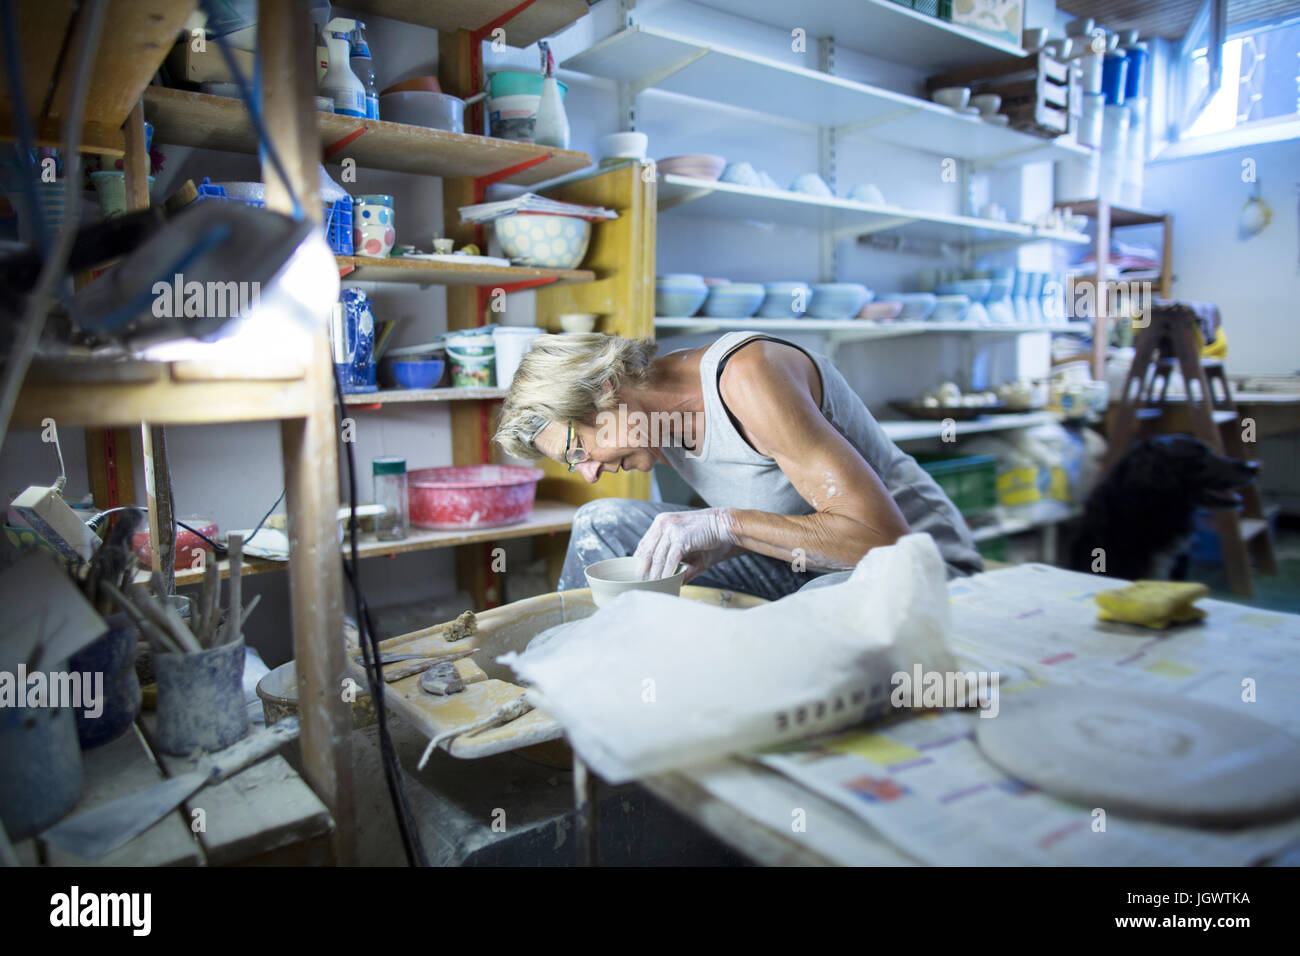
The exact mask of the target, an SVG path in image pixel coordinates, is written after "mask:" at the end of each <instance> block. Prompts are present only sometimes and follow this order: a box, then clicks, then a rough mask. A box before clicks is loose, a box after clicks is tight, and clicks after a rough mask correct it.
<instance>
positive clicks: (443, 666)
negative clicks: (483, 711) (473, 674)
mask: <svg viewBox="0 0 1300 956" xmlns="http://www.w3.org/2000/svg"><path fill="white" fill-rule="evenodd" d="M464 689H465V682H464V681H463V680H461V677H460V672H459V671H458V670H456V665H455V664H454V663H452V662H451V661H439V662H438V663H437V664H435V665H434V666H433V667H430V668H429V669H428V670H427V671H425V672H424V673H423V674H421V675H420V690H422V691H424V692H425V693H427V694H433V695H434V696H435V697H448V696H450V695H451V694H459V693H460V692H461V691H463V690H464Z"/></svg>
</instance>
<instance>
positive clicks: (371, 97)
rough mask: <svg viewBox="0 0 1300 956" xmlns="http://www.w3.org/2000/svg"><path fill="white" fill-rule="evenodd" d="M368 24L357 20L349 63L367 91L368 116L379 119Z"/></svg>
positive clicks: (377, 94) (377, 95)
mask: <svg viewBox="0 0 1300 956" xmlns="http://www.w3.org/2000/svg"><path fill="white" fill-rule="evenodd" d="M365 29H366V25H365V24H364V23H362V22H361V21H359V20H358V21H357V28H356V29H355V30H353V31H352V38H351V50H350V53H351V56H350V59H349V60H348V65H349V66H351V67H352V72H353V73H355V74H356V76H357V79H358V80H360V81H361V85H362V86H363V87H364V88H365V91H366V117H367V118H368V119H379V93H378V92H377V91H376V90H375V63H374V61H373V60H372V59H370V44H368V43H367V42H366V34H365Z"/></svg>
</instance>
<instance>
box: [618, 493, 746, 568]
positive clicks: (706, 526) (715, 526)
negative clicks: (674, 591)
mask: <svg viewBox="0 0 1300 956" xmlns="http://www.w3.org/2000/svg"><path fill="white" fill-rule="evenodd" d="M735 547H736V539H735V534H734V531H733V528H732V518H731V512H730V511H728V510H727V509H726V508H705V509H703V510H700V511H667V512H664V513H663V514H661V515H658V516H657V517H656V518H655V520H654V523H653V524H651V525H650V530H649V531H647V532H646V533H645V536H644V537H642V538H641V543H640V544H638V545H637V547H636V559H637V573H638V574H639V575H640V577H641V580H643V581H650V580H654V579H656V578H664V577H668V576H669V575H671V574H673V573H674V572H675V571H676V570H677V566H678V565H679V564H682V563H685V565H686V580H687V581H689V580H691V578H693V577H695V576H696V575H698V574H700V573H702V572H703V571H705V570H707V569H708V568H710V567H712V566H713V565H715V564H717V563H718V562H719V561H722V560H724V559H726V558H728V557H730V556H731V554H732V552H733V551H734V550H735Z"/></svg>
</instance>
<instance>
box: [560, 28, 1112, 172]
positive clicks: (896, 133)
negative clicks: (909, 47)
mask: <svg viewBox="0 0 1300 956" xmlns="http://www.w3.org/2000/svg"><path fill="white" fill-rule="evenodd" d="M563 66H564V67H565V68H566V69H569V70H575V71H577V72H580V73H587V74H590V75H592V76H600V77H604V78H606V79H609V80H613V81H615V82H616V83H625V84H629V85H630V86H632V87H633V88H634V89H642V88H654V89H658V90H664V91H667V92H670V93H678V94H681V95H683V96H690V97H694V98H696V99H701V100H707V101H711V102H717V103H725V104H727V105H729V106H735V107H740V108H742V109H747V110H753V111H755V112H758V113H762V114H766V115H770V116H780V117H784V118H786V119H790V120H795V121H798V122H803V123H808V124H810V125H813V126H826V127H832V128H835V129H836V130H837V131H838V132H839V133H840V134H841V135H850V134H852V133H854V132H858V131H864V132H865V133H866V134H867V135H869V136H870V137H872V138H873V139H877V140H885V141H887V142H892V143H897V144H899V145H901V146H908V147H912V148H914V149H921V150H925V151H926V152H930V153H935V154H938V155H942V156H952V157H956V158H958V159H968V160H973V161H975V162H977V163H978V164H980V165H1004V164H1019V163H1026V162H1038V161H1040V160H1053V159H1063V158H1066V157H1070V156H1087V155H1089V154H1090V152H1091V150H1089V149H1088V148H1087V147H1083V146H1079V145H1078V144H1076V143H1066V142H1062V141H1055V140H1048V139H1043V138H1041V137H1038V136H1033V135H1031V134H1029V133H1021V132H1018V131H1016V130H1013V129H1009V128H1007V127H1005V126H995V125H993V124H992V123H989V122H986V121H985V120H983V119H980V118H979V117H977V116H966V115H963V114H960V113H957V112H956V111H955V110H951V109H949V108H948V107H946V106H940V105H939V104H937V103H932V102H930V101H928V100H922V99H918V98H917V97H914V96H907V95H905V94H903V93H895V92H893V91H892V90H886V89H882V88H880V87H876V86H869V85H868V84H865V83H857V82H854V81H853V80H846V79H843V78H841V77H837V76H832V75H830V74H828V73H820V72H818V71H816V70H809V69H805V68H803V67H798V66H791V65H789V64H786V63H782V62H780V61H778V60H772V59H769V58H767V57H761V56H755V55H753V54H751V53H745V52H742V51H740V50H734V49H729V48H727V47H721V46H715V45H713V44H709V43H705V42H703V41H701V40H695V39H691V38H689V37H684V36H680V35H678V34H674V33H669V32H666V31H663V30H657V29H653V28H650V27H645V26H633V27H629V28H628V29H626V30H622V31H620V32H619V33H616V34H614V35H613V36H610V37H607V38H606V39H604V40H601V41H600V42H599V43H597V44H595V45H594V46H592V47H589V48H588V49H586V50H584V51H582V52H581V53H578V54H576V55H574V56H571V57H569V59H567V60H565V61H564V64H563Z"/></svg>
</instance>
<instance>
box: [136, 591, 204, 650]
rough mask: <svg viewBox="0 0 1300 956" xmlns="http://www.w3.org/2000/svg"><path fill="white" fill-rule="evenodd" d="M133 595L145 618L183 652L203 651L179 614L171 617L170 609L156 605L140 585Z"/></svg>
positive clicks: (174, 613) (172, 614)
mask: <svg viewBox="0 0 1300 956" xmlns="http://www.w3.org/2000/svg"><path fill="white" fill-rule="evenodd" d="M131 593H132V595H133V596H134V598H135V600H136V603H137V606H138V607H139V608H140V611H141V613H143V614H144V616H145V617H147V618H148V619H149V620H150V621H151V622H152V623H153V624H154V625H156V626H157V627H158V628H159V629H160V630H162V631H163V632H164V633H166V634H168V635H169V636H170V637H171V638H172V640H174V641H175V642H176V644H177V645H178V647H179V648H180V649H181V650H182V651H186V652H189V653H196V652H198V651H201V650H203V648H201V647H200V646H199V642H198V641H196V640H195V639H194V635H192V634H191V633H190V632H189V629H188V628H186V626H185V622H184V621H182V620H181V619H180V615H179V614H177V613H176V612H175V611H172V612H171V614H170V615H169V614H168V613H167V612H168V611H169V610H170V609H169V608H166V607H164V606H161V605H159V604H158V603H156V602H155V601H154V599H153V598H152V597H150V595H149V592H147V591H146V590H145V589H144V588H142V587H140V586H139V585H137V586H136V587H134V588H132V591H131Z"/></svg>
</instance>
